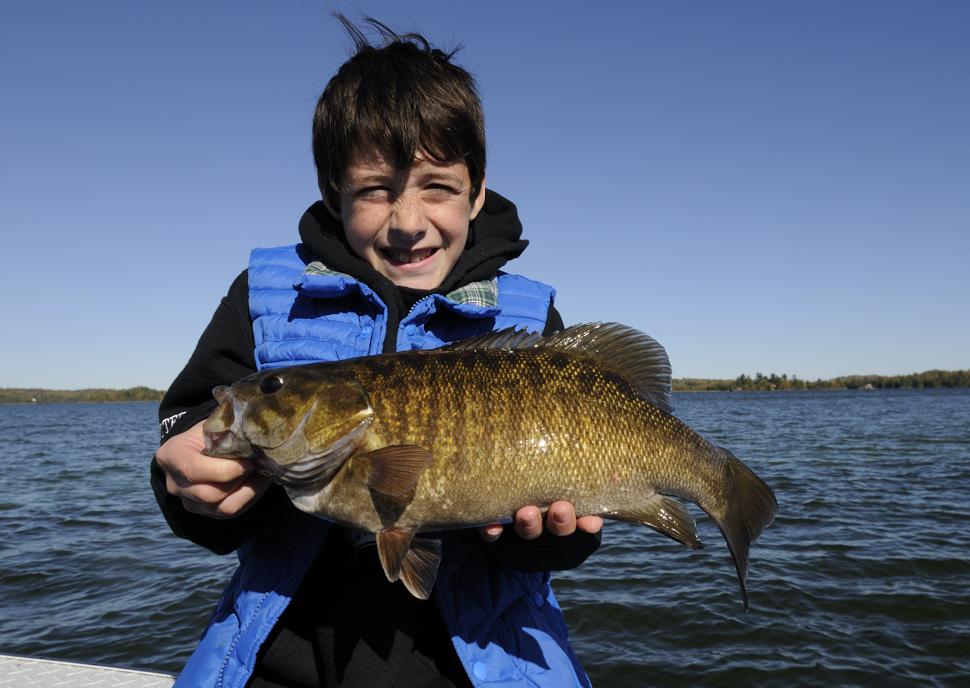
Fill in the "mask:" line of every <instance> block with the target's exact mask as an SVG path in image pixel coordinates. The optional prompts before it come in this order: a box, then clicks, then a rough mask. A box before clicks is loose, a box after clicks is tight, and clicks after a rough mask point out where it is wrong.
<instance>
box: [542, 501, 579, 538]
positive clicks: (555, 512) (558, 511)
mask: <svg viewBox="0 0 970 688" xmlns="http://www.w3.org/2000/svg"><path fill="white" fill-rule="evenodd" d="M546 528H548V529H549V532H551V533H553V534H554V535H560V536H562V535H572V534H573V533H574V532H576V510H575V509H573V505H572V504H571V503H570V502H563V501H559V502H553V503H552V504H550V505H549V512H548V514H546Z"/></svg>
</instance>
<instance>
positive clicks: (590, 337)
mask: <svg viewBox="0 0 970 688" xmlns="http://www.w3.org/2000/svg"><path fill="white" fill-rule="evenodd" d="M536 348H537V349H558V350H560V351H575V352H580V353H584V354H586V355H589V356H592V357H594V358H596V359H598V360H599V361H600V363H601V364H602V365H603V366H605V367H607V368H610V369H611V370H614V371H616V372H617V373H619V374H620V375H621V376H623V378H624V379H626V380H628V381H629V382H630V383H631V384H632V385H633V387H634V388H635V389H636V390H637V392H639V393H640V395H641V396H642V397H643V398H644V399H646V400H647V401H649V402H650V403H652V404H653V405H654V406H657V407H658V408H660V409H661V410H662V411H666V412H667V413H671V412H672V411H673V406H672V405H671V403H670V359H668V358H667V352H666V351H664V348H663V347H662V346H660V344H659V343H658V342H657V341H656V340H655V339H654V338H653V337H650V336H648V335H645V334H644V333H643V332H640V331H639V330H636V329H634V328H632V327H629V326H627V325H622V324H620V323H585V324H582V325H573V326H572V327H567V328H566V329H565V330H562V331H561V332H556V333H555V334H552V335H550V336H548V337H545V338H543V339H542V340H541V341H540V342H539V343H538V344H537V345H536Z"/></svg>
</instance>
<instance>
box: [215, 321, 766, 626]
mask: <svg viewBox="0 0 970 688" xmlns="http://www.w3.org/2000/svg"><path fill="white" fill-rule="evenodd" d="M213 394H214V396H215V397H216V399H217V400H218V402H219V405H218V407H217V408H216V410H215V411H213V413H212V415H211V416H210V417H209V419H208V420H206V422H205V424H204V426H203V429H204V433H205V439H206V449H205V453H206V454H209V455H212V456H232V457H241V458H253V459H255V460H256V461H257V463H258V465H259V470H261V471H263V472H265V473H268V474H269V475H271V476H273V478H274V480H276V481H277V482H279V483H280V484H282V485H283V486H284V488H285V489H286V492H287V494H288V495H289V497H290V499H291V500H292V502H293V503H294V504H295V505H296V506H297V507H298V508H299V509H301V510H303V511H305V512H308V513H310V514H315V515H317V516H320V517H323V518H326V519H329V520H332V521H335V522H338V523H341V524H344V525H347V526H350V527H353V528H357V529H360V530H365V531H369V532H372V533H375V534H376V539H377V547H378V555H379V558H380V561H381V565H382V566H383V568H384V573H385V574H386V576H387V578H388V580H390V581H396V580H401V581H402V582H403V583H404V585H405V586H406V587H407V589H408V590H409V591H410V592H411V593H412V594H413V595H415V596H416V597H420V598H422V599H427V598H428V596H429V595H430V593H431V589H432V587H433V585H434V581H435V576H436V572H437V568H438V564H439V562H440V557H441V548H440V542H439V541H437V540H432V539H429V538H426V537H420V536H418V533H421V532H435V531H442V530H449V529H454V528H464V527H471V526H480V525H484V524H488V523H494V522H497V521H502V520H507V519H509V518H511V516H512V514H513V513H514V512H515V511H516V510H517V509H518V508H519V507H522V506H525V505H530V504H534V505H537V506H539V507H540V508H544V507H547V506H548V505H549V504H551V503H552V502H554V501H557V500H568V501H570V502H572V503H573V505H574V506H575V509H576V514H577V515H600V516H603V517H605V518H610V519H616V520H621V521H629V522H635V523H641V524H643V525H646V526H649V527H651V528H653V529H655V530H657V531H659V532H661V533H663V534H665V535H667V536H669V537H671V538H673V539H675V540H677V541H679V542H681V543H683V544H684V545H686V546H688V547H690V548H693V549H698V548H700V547H702V545H701V542H700V539H699V538H698V535H697V531H696V527H695V524H694V520H693V518H692V517H691V516H690V514H689V513H688V511H687V509H686V507H685V506H684V504H683V503H682V502H680V501H679V500H678V499H677V498H680V499H685V500H688V501H691V502H694V503H695V504H697V505H698V506H699V507H700V508H701V509H702V510H704V512H706V513H707V514H708V515H709V516H710V517H711V518H712V520H713V521H714V522H715V523H716V524H717V526H718V528H720V530H721V533H722V534H723V535H724V538H725V540H726V541H727V544H728V548H729V550H730V553H731V557H732V559H733V561H734V565H735V568H736V571H737V575H738V581H739V584H740V588H741V595H742V600H743V602H744V606H745V608H747V606H748V598H747V592H746V589H745V579H746V575H747V569H748V553H749V549H750V546H751V543H752V542H753V541H754V540H755V539H756V538H757V537H758V536H759V535H760V533H761V532H762V530H763V529H764V528H765V527H767V526H768V525H769V524H770V523H771V521H772V519H773V518H774V514H775V512H776V510H777V501H776V499H775V496H774V494H773V493H772V491H771V489H770V488H769V487H768V485H767V484H765V483H764V481H762V480H761V479H760V478H759V477H758V476H757V475H755V474H754V473H753V472H752V471H751V470H750V469H749V468H748V467H747V466H745V465H744V464H743V463H742V462H741V461H740V460H739V459H738V458H737V457H735V456H734V455H733V454H731V452H729V451H728V450H726V449H723V448H721V447H718V446H716V445H714V444H712V443H710V442H708V441H707V440H705V439H704V438H703V437H701V436H700V435H699V434H697V433H696V432H694V431H693V430H691V429H690V428H689V427H688V426H687V425H686V424H684V423H683V422H681V421H680V420H678V419H677V418H676V417H675V416H674V415H673V414H672V409H671V405H670V363H669V360H668V358H667V354H666V352H665V351H664V349H663V347H661V346H660V344H658V343H657V342H656V341H655V340H653V339H652V338H650V337H649V336H647V335H645V334H643V333H641V332H639V331H637V330H635V329H633V328H630V327H627V326H625V325H620V324H617V323H593V324H585V325H577V326H574V327H570V328H567V329H566V330H563V331H562V332H559V333H557V334H554V335H551V336H549V337H542V336H540V335H537V334H532V333H528V332H525V331H513V330H504V331H501V332H492V333H488V334H485V335H480V336H477V337H473V338H471V339H467V340H463V341H460V342H457V343H454V344H450V345H447V346H445V347H442V348H440V349H432V350H422V351H409V352H399V353H394V354H384V355H379V356H367V357H362V358H355V359H349V360H344V361H337V362H327V363H317V364H311V365H303V366H294V367H290V368H276V369H268V370H265V371H262V372H260V373H256V374H254V375H251V376H249V377H246V378H244V379H242V380H240V381H238V382H236V383H234V384H233V385H232V386H231V387H225V386H220V387H217V388H216V389H214V390H213Z"/></svg>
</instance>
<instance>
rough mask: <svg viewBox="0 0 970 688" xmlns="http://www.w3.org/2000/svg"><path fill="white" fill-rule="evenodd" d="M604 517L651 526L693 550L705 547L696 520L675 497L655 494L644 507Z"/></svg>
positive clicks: (620, 511)
mask: <svg viewBox="0 0 970 688" xmlns="http://www.w3.org/2000/svg"><path fill="white" fill-rule="evenodd" d="M604 515H605V516H606V517H607V518H612V519H616V520H617V521H632V522H633V523H642V524H643V525H645V526H650V527H651V528H653V529H654V530H656V531H657V532H658V533H663V534H664V535H666V536H667V537H670V538H673V539H674V540H676V541H677V542H679V543H681V544H684V545H687V546H688V547H690V548H691V549H701V548H702V547H703V546H704V545H703V544H702V543H701V540H700V537H699V536H698V535H697V526H696V525H695V524H694V518H693V517H692V516H691V515H690V513H689V512H688V511H687V507H685V506H684V505H683V504H681V503H680V502H679V501H677V500H676V499H674V498H673V497H667V496H665V495H661V494H654V495H653V496H652V497H650V498H649V499H648V500H647V501H646V502H645V503H644V504H643V505H642V506H639V507H636V508H633V509H620V510H617V511H614V512H612V513H610V514H604Z"/></svg>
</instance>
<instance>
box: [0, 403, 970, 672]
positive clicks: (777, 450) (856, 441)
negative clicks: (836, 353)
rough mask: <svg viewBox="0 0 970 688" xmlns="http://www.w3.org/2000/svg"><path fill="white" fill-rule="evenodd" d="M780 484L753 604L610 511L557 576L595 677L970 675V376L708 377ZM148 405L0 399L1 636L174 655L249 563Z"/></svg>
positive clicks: (749, 456) (717, 553)
mask: <svg viewBox="0 0 970 688" xmlns="http://www.w3.org/2000/svg"><path fill="white" fill-rule="evenodd" d="M674 403H675V407H676V412H677V415H678V416H679V417H681V418H682V419H683V420H685V421H686V422H688V423H689V424H690V425H691V426H692V427H694V428H695V429H696V430H698V431H700V432H702V433H703V434H705V435H706V436H707V437H708V438H710V439H712V440H714V441H715V442H717V443H718V444H721V445H723V446H725V447H728V448H730V449H731V450H732V451H734V453H735V454H737V455H738V456H739V457H741V458H742V459H743V460H744V461H745V462H746V463H747V464H748V465H749V466H751V467H752V468H754V469H755V470H756V471H757V472H758V473H759V474H760V475H761V476H762V477H763V478H764V479H765V480H767V481H768V483H769V484H770V485H771V486H772V487H773V488H774V490H775V493H776V494H777V496H778V501H779V504H780V511H779V514H778V517H777V519H776V520H775V523H774V525H773V526H772V527H771V528H769V529H768V530H767V531H766V532H765V534H764V535H763V536H762V538H761V539H760V540H759V541H758V542H757V543H756V544H755V545H754V548H753V549H752V553H751V570H750V573H749V577H748V592H749V595H750V598H751V610H750V611H748V612H745V611H744V610H743V609H742V606H741V601H740V598H739V595H738V591H737V584H736V582H735V579H734V572H733V567H732V566H731V564H730V561H729V557H728V553H727V548H726V546H725V544H724V542H723V540H722V539H721V537H720V535H719V533H718V532H717V529H716V528H715V527H714V526H713V525H712V524H711V523H710V522H709V521H708V520H707V519H706V518H701V517H700V516H701V514H700V511H699V510H698V509H695V508H693V507H692V509H693V511H694V513H695V514H696V515H698V516H699V518H698V522H699V529H700V533H701V536H702V538H703V539H704V541H705V543H706V545H707V547H706V548H705V549H703V550H700V551H696V552H694V551H689V550H686V549H684V548H682V547H681V546H680V545H678V544H677V543H675V542H673V541H670V540H668V539H667V538H664V537H663V536H661V535H658V534H656V533H654V532H653V531H651V530H649V529H646V528H641V527H634V526H629V525H627V524H618V523H607V526H606V529H605V531H604V538H603V546H602V548H601V549H600V550H599V552H597V553H596V554H595V555H594V556H593V557H592V558H591V559H590V560H589V561H588V562H587V563H586V564H585V565H584V566H583V567H581V568H580V569H577V570H575V571H571V572H567V573H564V574H559V575H558V576H557V580H558V583H557V588H556V589H557V592H558V594H559V598H560V601H561V602H562V604H563V607H564V608H565V610H566V615H567V620H568V621H569V624H570V627H571V629H572V637H573V641H574V646H575V648H576V650H577V652H578V654H579V656H580V658H581V659H582V661H583V663H584V665H585V666H586V668H587V670H588V671H589V673H590V676H591V677H592V679H593V683H594V685H597V686H629V687H634V686H636V687H639V686H647V685H649V686H684V685H692V686H740V685H752V686H878V687H880V688H885V687H887V686H912V685H921V686H951V685H952V686H956V685H970V683H968V681H970V391H968V390H927V391H906V390H897V391H864V392H863V391H856V392H795V393H763V394H760V393H739V394H731V393H695V394H678V395H675V398H674ZM156 437H157V429H156V425H155V406H154V405H152V404H139V403H133V404H64V405H23V406H0V444H2V446H3V451H2V453H0V469H2V474H3V476H4V477H3V480H2V482H0V652H5V653H14V654H23V655H31V656H38V657H52V658H58V659H69V660H78V661H84V662H96V663H105V664H114V665H124V666H133V667H138V668H146V669H154V670H161V671H168V672H173V673H174V672H177V671H178V669H179V668H180V667H181V665H182V663H183V662H184V661H185V658H186V657H187V656H188V654H189V653H190V652H191V650H192V647H193V646H194V643H195V640H196V638H197V637H198V635H199V633H201V631H202V630H203V628H204V626H205V622H206V619H207V617H208V615H209V612H210V610H211V607H212V605H213V604H214V602H215V600H216V599H217V597H218V595H219V591H220V589H221V587H222V585H223V583H224V582H225V581H226V579H227V578H228V576H229V575H230V573H231V571H232V569H233V568H234V565H233V559H232V557H218V556H216V555H213V554H210V553H208V552H205V551H203V550H200V549H199V548H196V547H194V546H193V545H190V544H188V543H186V542H184V541H181V540H179V539H177V538H175V537H174V536H173V535H171V534H170V533H169V531H168V528H167V526H166V525H165V522H164V520H163V519H162V517H161V515H160V514H159V512H158V510H157V508H156V505H155V501H154V498H153V496H152V494H151V490H150V488H149V485H148V461H149V458H150V456H151V454H152V452H153V450H154V448H155V444H156Z"/></svg>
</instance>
